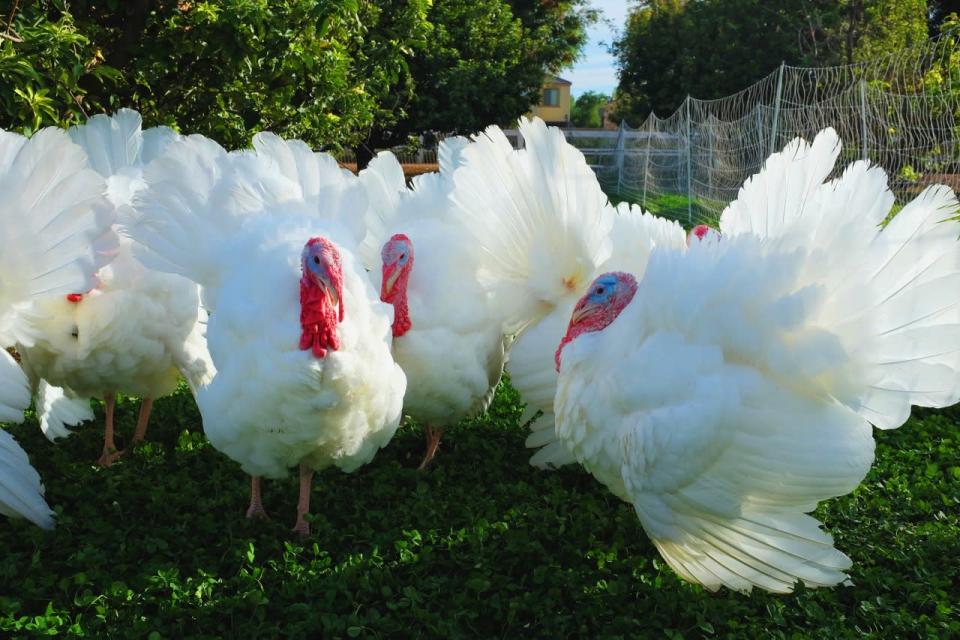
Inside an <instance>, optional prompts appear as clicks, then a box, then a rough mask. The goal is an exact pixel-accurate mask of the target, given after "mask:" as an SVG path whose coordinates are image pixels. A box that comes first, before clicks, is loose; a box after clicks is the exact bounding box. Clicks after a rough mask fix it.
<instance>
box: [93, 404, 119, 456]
mask: <svg viewBox="0 0 960 640" xmlns="http://www.w3.org/2000/svg"><path fill="white" fill-rule="evenodd" d="M103 399H104V402H105V403H106V405H107V407H106V412H105V413H106V416H105V422H106V427H105V428H104V431H103V453H101V454H100V457H99V458H98V459H97V464H98V465H100V466H101V467H109V466H110V465H112V464H113V463H114V462H116V461H117V460H119V459H120V456H122V455H123V451H118V450H117V444H116V443H115V442H114V440H113V409H114V407H115V406H116V403H117V397H116V394H114V393H113V392H109V393H105V394H103Z"/></svg>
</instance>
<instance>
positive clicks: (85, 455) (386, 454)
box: [0, 387, 960, 639]
mask: <svg viewBox="0 0 960 640" xmlns="http://www.w3.org/2000/svg"><path fill="white" fill-rule="evenodd" d="M135 409H136V405H135V404H134V403H132V402H129V401H126V402H123V403H122V405H121V406H120V407H119V409H118V411H119V417H120V421H121V427H120V428H121V433H123V434H126V435H127V436H128V437H129V435H130V434H131V433H132V428H133V422H134V419H135ZM956 415H957V414H954V413H949V412H933V411H926V412H923V413H921V414H919V415H917V416H915V417H914V418H913V419H912V420H911V421H910V422H909V423H908V424H907V425H905V426H904V427H903V428H901V429H900V430H898V431H893V432H887V433H884V432H877V438H878V440H879V445H878V448H877V454H878V462H877V464H876V465H875V467H874V469H873V471H872V472H871V473H870V476H869V477H868V478H867V480H866V482H865V483H864V484H863V485H862V486H861V487H860V489H858V490H857V491H856V492H855V493H854V494H853V495H852V496H848V497H846V498H842V499H838V500H833V501H831V502H829V503H828V504H827V505H825V506H824V507H821V509H820V510H819V511H818V514H817V515H818V517H820V518H822V519H823V520H825V521H826V523H827V525H828V527H829V528H830V530H832V531H833V532H834V534H835V535H836V538H837V543H838V545H839V547H840V548H841V549H843V550H844V551H846V552H847V553H848V554H849V555H851V556H852V557H853V559H854V568H853V570H852V578H853V581H854V583H855V586H853V587H840V588H836V589H832V590H818V591H813V590H807V589H803V588H800V589H799V590H798V592H797V593H796V594H794V595H790V596H775V595H771V594H765V593H754V594H752V595H749V596H744V595H740V594H736V593H731V592H729V591H721V592H719V593H717V594H711V593H708V592H706V591H704V590H703V589H702V588H700V587H697V586H693V585H689V584H686V583H683V582H681V581H680V580H679V579H678V578H677V577H676V576H675V575H674V574H673V573H672V572H671V571H670V569H669V568H667V567H666V566H665V565H664V563H663V562H662V561H661V560H660V559H659V557H658V556H657V553H656V551H655V550H654V548H653V546H652V545H651V544H650V542H649V541H648V540H647V538H646V536H645V535H644V533H643V531H642V530H641V528H640V526H639V524H638V522H637V520H636V518H635V516H634V514H633V512H632V511H631V509H630V507H629V506H627V505H625V504H622V503H620V502H619V501H617V500H616V499H615V498H613V497H612V496H611V495H610V494H609V493H607V491H606V490H604V489H603V488H602V487H601V486H600V485H599V484H597V483H596V482H595V481H594V480H593V479H592V478H591V477H590V476H588V475H586V474H585V473H583V472H582V471H580V470H578V469H569V470H564V471H561V472H557V473H545V472H538V471H536V470H534V469H532V468H530V467H529V466H528V465H527V464H526V458H527V456H526V453H525V451H524V448H523V439H524V433H523V432H522V431H521V429H520V428H519V425H518V419H519V407H518V401H517V398H516V396H515V394H514V393H513V392H512V391H511V390H510V389H509V388H508V387H507V388H505V389H501V393H500V394H499V395H498V399H497V401H496V402H495V404H494V406H493V408H492V410H491V412H490V415H489V416H487V417H484V418H483V419H481V420H478V421H476V422H475V423H473V424H465V425H462V426H460V427H458V428H455V429H452V430H451V431H450V432H449V433H448V434H447V436H446V437H445V439H444V443H443V445H441V449H440V454H439V456H438V458H437V460H436V463H435V467H434V468H433V469H432V471H430V472H429V473H427V474H420V473H418V472H417V471H416V470H415V469H414V467H415V466H416V464H417V462H418V460H419V456H420V455H421V453H422V447H423V443H422V439H421V434H420V432H419V430H417V429H414V428H405V429H403V430H401V432H400V433H399V434H398V435H397V437H396V438H395V440H394V441H393V443H391V444H390V446H389V447H388V448H387V449H385V450H384V451H382V452H381V453H380V454H379V456H378V457H377V458H376V460H374V462H373V463H372V464H370V465H368V466H367V467H365V468H363V469H362V470H360V471H359V472H358V473H355V474H353V475H345V474H342V473H339V472H336V471H328V472H324V473H322V474H319V475H318V477H317V479H316V480H315V482H314V493H313V506H314V512H315V514H316V515H315V516H314V518H313V521H312V526H313V530H314V533H313V535H312V536H311V537H310V538H309V539H307V540H306V542H300V541H298V540H294V539H292V538H291V537H290V535H289V534H288V530H289V528H290V526H291V525H292V524H293V518H294V505H295V500H296V484H295V480H294V479H293V477H291V478H290V479H289V480H286V481H283V482H268V483H266V484H265V496H264V497H265V505H266V507H267V510H268V512H269V513H270V514H271V516H272V518H273V519H272V520H270V521H267V522H251V521H247V520H246V519H245V518H244V517H243V512H244V509H245V507H246V502H247V498H248V494H247V489H248V483H247V479H246V478H245V476H244V475H243V474H242V473H241V471H240V470H239V468H238V467H237V465H235V464H234V463H232V462H230V461H229V460H227V459H226V458H225V457H223V456H222V455H220V454H219V453H218V452H217V451H215V450H214V449H213V448H212V447H210V445H209V444H207V443H206V441H205V440H204V438H203V436H202V434H201V431H200V418H199V415H198V413H197V410H196V408H195V406H194V405H193V402H192V400H191V399H190V397H189V394H187V393H183V392H181V393H179V394H178V395H176V396H174V397H172V398H166V399H164V400H161V401H158V402H157V405H156V411H155V414H154V416H155V419H154V421H153V425H152V427H151V432H150V434H149V435H148V437H149V440H150V442H149V443H148V444H147V445H146V446H144V447H143V448H141V449H139V450H137V451H136V452H134V453H133V454H132V455H129V456H128V457H126V458H125V459H124V460H123V461H122V462H120V463H118V464H117V465H116V466H115V467H113V468H112V469H108V470H101V469H98V468H96V467H95V466H94V465H93V464H92V461H93V460H94V459H95V458H96V457H97V455H98V454H99V449H100V437H101V433H100V427H99V425H102V411H100V412H99V413H98V419H99V420H101V422H99V423H98V425H90V426H87V427H84V428H81V429H80V430H79V431H78V432H77V433H76V434H75V435H74V436H72V437H71V438H69V439H68V440H66V441H63V442H62V443H61V444H59V445H52V444H49V443H47V442H46V441H45V440H44V439H43V438H42V436H41V435H40V434H39V429H38V428H37V425H36V422H34V421H33V420H30V421H28V422H27V423H26V424H24V425H21V426H18V427H15V428H13V429H12V431H13V432H14V433H15V435H16V436H17V438H18V439H19V440H20V441H21V443H23V445H24V447H25V448H26V449H27V450H28V451H29V453H30V455H31V458H32V460H33V461H34V463H35V465H36V466H37V468H38V469H39V471H40V473H41V474H42V476H43V478H44V479H45V481H46V484H47V495H48V497H49V501H50V503H51V505H52V506H53V507H54V508H55V509H56V511H57V512H58V514H59V527H58V528H57V530H56V531H55V532H52V533H44V532H42V531H40V530H38V529H36V528H34V527H31V526H29V525H26V524H24V523H22V522H12V521H10V522H0V548H2V549H3V563H2V565H0V635H3V636H4V637H29V636H34V635H53V634H57V635H60V636H64V637H80V636H85V637H98V638H99V637H116V638H180V637H208V638H218V637H231V638H234V637H236V638H270V637H277V636H279V635H280V634H281V633H282V634H283V636H284V637H288V638H295V637H331V638H332V637H371V638H387V637H390V638H394V637H449V638H496V637H500V638H518V637H523V638H583V637H588V638H589V637H597V638H600V637H603V638H636V637H651V638H680V637H683V638H695V637H713V636H717V637H737V638H753V637H765V638H766V637H771V638H791V639H792V638H850V637H870V636H872V637H884V638H887V637H889V638H906V637H940V638H945V637H950V636H953V637H960V603H958V596H960V588H958V585H960V575H958V574H960V553H958V552H960V506H958V495H960V436H958V428H957V423H956V420H955V418H956Z"/></svg>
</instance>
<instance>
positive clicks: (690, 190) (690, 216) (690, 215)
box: [684, 95, 693, 224]
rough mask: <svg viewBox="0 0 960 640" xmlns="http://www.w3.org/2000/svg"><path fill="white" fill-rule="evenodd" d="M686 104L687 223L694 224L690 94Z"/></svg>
mask: <svg viewBox="0 0 960 640" xmlns="http://www.w3.org/2000/svg"><path fill="white" fill-rule="evenodd" d="M684 104H685V105H686V107H687V109H686V121H687V224H693V188H692V181H691V175H690V155H691V151H692V148H693V142H692V141H691V140H690V96H689V95H687V99H686V100H685V101H684Z"/></svg>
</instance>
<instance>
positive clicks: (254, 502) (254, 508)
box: [247, 476, 270, 520]
mask: <svg viewBox="0 0 960 640" xmlns="http://www.w3.org/2000/svg"><path fill="white" fill-rule="evenodd" d="M247 517H248V518H250V519H251V520H269V519H270V518H269V516H267V511H266V509H264V508H263V501H262V499H261V496H260V476H250V506H249V507H247Z"/></svg>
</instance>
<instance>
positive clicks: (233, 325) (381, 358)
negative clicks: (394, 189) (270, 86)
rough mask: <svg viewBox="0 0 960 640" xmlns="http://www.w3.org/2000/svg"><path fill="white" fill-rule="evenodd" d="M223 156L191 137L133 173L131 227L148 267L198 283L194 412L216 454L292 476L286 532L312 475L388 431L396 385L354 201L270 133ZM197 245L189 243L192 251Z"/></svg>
mask: <svg viewBox="0 0 960 640" xmlns="http://www.w3.org/2000/svg"><path fill="white" fill-rule="evenodd" d="M254 148H255V151H254V152H242V153H233V154H227V153H226V152H224V151H223V149H222V148H220V147H219V146H218V145H216V144H215V143H213V142H211V141H209V140H207V139H205V138H202V137H199V136H192V137H190V138H188V139H185V140H183V141H179V142H176V143H174V144H172V145H171V146H170V147H169V148H168V149H167V151H166V152H165V153H164V155H163V156H162V157H161V158H160V159H159V160H158V161H156V162H154V163H152V164H151V165H150V166H149V167H148V168H147V170H146V178H147V183H148V184H149V188H148V189H147V190H146V191H145V192H143V193H142V194H141V196H140V197H139V198H138V206H137V215H138V216H139V219H138V221H137V222H136V223H134V224H133V225H132V226H131V228H130V232H131V233H132V234H133V236H134V237H135V238H136V239H137V240H138V242H140V243H142V244H143V245H144V246H145V247H149V251H150V252H152V253H153V254H154V258H153V260H154V263H155V264H156V265H157V266H158V268H165V269H168V270H170V271H172V272H176V273H179V274H181V275H184V276H186V277H189V278H190V279H192V280H194V281H195V282H197V283H199V284H200V285H201V288H202V297H203V301H204V304H205V305H206V307H207V309H208V310H209V311H210V314H211V316H210V321H209V325H208V328H207V339H208V344H209V348H210V354H211V356H212V358H213V362H214V364H215V367H216V374H215V376H214V377H213V380H212V381H210V382H209V383H208V384H206V385H205V386H203V387H201V388H200V389H199V390H198V393H197V402H198V405H199V407H200V411H201V413H202V415H203V422H204V430H205V432H206V434H207V437H208V439H209V440H210V442H211V444H213V446H214V447H216V448H217V449H219V450H220V451H222V452H223V453H225V454H226V455H227V456H229V457H230V458H232V459H233V460H235V461H237V462H238V463H240V465H241V467H242V468H243V470H244V471H245V472H247V473H249V474H250V475H251V476H252V480H251V500H250V507H249V509H248V510H247V515H248V517H263V516H265V511H264V508H263V504H262V499H261V490H260V477H261V476H267V477H271V478H280V477H285V476H286V475H287V474H288V471H289V469H290V467H292V466H295V465H299V466H300V495H299V500H298V505H297V521H296V525H295V526H294V530H295V531H297V532H299V533H301V534H306V533H308V532H309V525H308V522H307V520H306V518H305V516H306V515H307V513H308V512H309V504H310V487H311V481H312V476H313V472H314V471H315V470H319V469H323V468H325V467H329V466H335V467H337V468H339V469H341V470H342V471H344V472H348V473H349V472H352V471H355V470H356V469H358V468H359V467H360V466H362V465H364V464H366V463H367V462H369V461H370V460H372V459H373V457H374V455H375V454H376V452H377V451H378V450H379V449H380V448H381V447H383V446H385V445H386V444H387V443H388V442H389V441H390V439H391V438H392V437H393V435H394V433H395V432H396V429H397V426H398V424H399V420H400V414H401V406H402V401H403V393H404V387H405V378H404V375H403V371H402V370H401V369H400V367H399V366H397V365H396V363H395V362H394V361H393V358H392V357H391V355H390V342H391V335H390V325H391V322H392V320H393V313H392V309H391V308H390V306H389V305H386V304H384V303H382V302H380V300H379V297H378V296H377V293H376V291H375V290H374V288H373V286H372V284H371V282H370V280H369V277H368V275H367V273H366V272H365V270H364V268H363V266H362V265H361V264H360V262H359V261H358V259H357V258H356V257H355V252H356V250H357V249H356V248H357V246H358V245H359V242H360V240H362V237H363V235H364V225H363V216H364V214H365V211H366V206H367V203H366V197H365V194H364V192H363V189H362V188H361V187H360V185H359V184H358V183H356V181H355V180H350V181H348V180H345V179H344V175H343V174H342V171H341V170H340V169H339V168H338V167H337V164H336V162H335V161H334V160H333V159H332V158H330V157H329V156H326V155H323V154H314V153H313V152H311V151H310V149H309V148H308V147H307V146H306V145H305V144H303V143H301V142H296V141H293V142H285V141H283V140H281V139H280V138H278V137H276V136H274V135H270V134H260V135H258V136H257V137H256V138H255V139H254ZM198 239H202V242H201V243H198V242H197V240H198Z"/></svg>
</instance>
